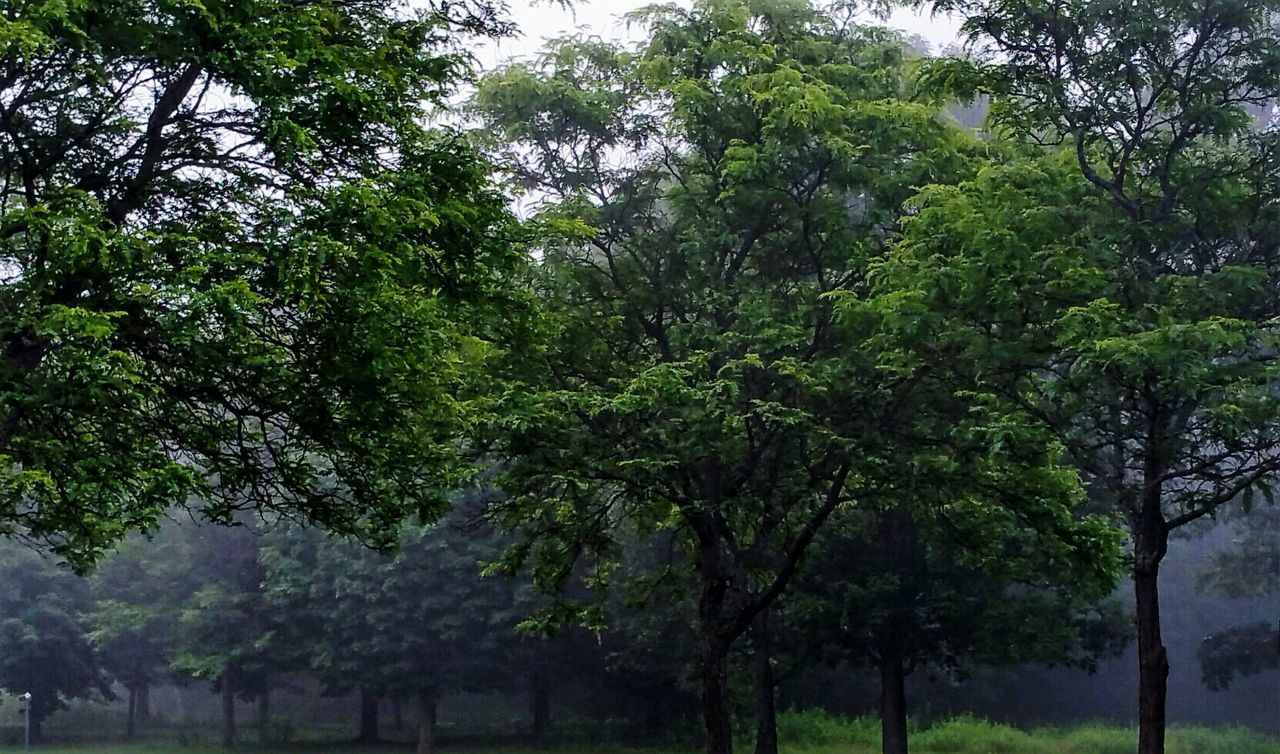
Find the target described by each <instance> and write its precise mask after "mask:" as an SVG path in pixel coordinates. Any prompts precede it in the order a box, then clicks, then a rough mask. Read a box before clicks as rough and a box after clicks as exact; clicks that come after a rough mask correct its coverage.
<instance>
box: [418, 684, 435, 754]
mask: <svg viewBox="0 0 1280 754" xmlns="http://www.w3.org/2000/svg"><path fill="white" fill-rule="evenodd" d="M439 706H440V705H439V698H438V694H437V693H436V691H435V689H423V690H421V691H419V692H418V749H417V754H432V753H433V752H434V750H435V745H436V712H437V709H438V707H439Z"/></svg>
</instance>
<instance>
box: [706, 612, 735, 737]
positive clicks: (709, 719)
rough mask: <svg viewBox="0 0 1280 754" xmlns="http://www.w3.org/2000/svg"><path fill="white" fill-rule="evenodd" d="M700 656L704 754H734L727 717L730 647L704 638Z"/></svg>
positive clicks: (728, 718)
mask: <svg viewBox="0 0 1280 754" xmlns="http://www.w3.org/2000/svg"><path fill="white" fill-rule="evenodd" d="M703 631H704V632H705V631H706V629H705V628H704V629H703ZM699 655H700V657H699V661H700V663H701V665H702V669H701V670H702V721H703V724H704V725H705V726H706V729H707V754H733V725H732V720H731V718H730V715H729V662H728V655H729V647H728V645H727V644H726V643H725V642H723V641H721V640H720V639H718V638H716V637H714V636H706V635H704V636H703V637H702V647H701V650H700V651H699Z"/></svg>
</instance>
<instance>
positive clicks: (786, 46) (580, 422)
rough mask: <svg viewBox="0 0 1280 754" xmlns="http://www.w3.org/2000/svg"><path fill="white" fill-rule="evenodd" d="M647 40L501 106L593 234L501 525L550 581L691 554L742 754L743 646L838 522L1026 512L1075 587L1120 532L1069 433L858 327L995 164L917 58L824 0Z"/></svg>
mask: <svg viewBox="0 0 1280 754" xmlns="http://www.w3.org/2000/svg"><path fill="white" fill-rule="evenodd" d="M636 20H637V21H639V22H641V23H643V24H645V25H646V26H647V28H648V29H649V39H648V41H647V42H646V43H645V44H644V45H642V46H640V47H637V48H635V49H622V48H618V47H615V46H612V45H609V44H606V43H601V42H598V41H594V40H582V39H567V40H561V41H559V42H557V43H554V44H553V46H552V47H551V48H550V49H549V50H548V51H547V52H546V53H545V55H544V56H543V57H542V58H540V59H539V60H538V61H537V62H536V63H534V64H533V65H516V66H512V67H509V68H506V69H503V70H501V71H499V72H497V73H495V74H493V75H491V76H489V77H486V78H485V79H484V80H483V81H482V82H481V84H480V87H479V91H478V94H477V98H476V103H475V106H476V110H477V112H478V113H479V115H480V116H481V117H483V118H484V119H485V122H486V123H487V125H488V126H489V128H490V131H491V132H492V133H493V134H495V135H497V136H498V137H499V138H500V139H501V141H502V143H501V146H500V149H501V151H502V154H503V155H504V163H503V164H504V166H506V167H507V168H508V169H509V170H510V171H511V173H512V175H513V178H514V180H515V181H516V182H519V183H522V184H523V185H525V186H526V187H528V188H529V189H530V190H531V191H532V192H533V196H534V198H535V199H539V200H541V202H540V215H539V217H540V218H541V219H542V220H543V222H545V223H547V224H549V225H553V226H554V227H557V228H559V229H561V230H562V231H563V232H564V233H565V236H566V237H565V238H564V240H563V241H561V242H559V243H549V244H546V245H545V247H544V248H543V250H542V259H541V264H540V269H539V271H538V273H539V274H538V286H539V292H540V298H541V299H542V301H543V302H544V303H545V306H546V308H547V310H548V311H549V312H550V315H549V316H550V317H551V318H552V321H553V326H554V328H555V335H554V339H553V344H552V346H551V348H550V349H549V351H548V354H547V359H546V361H545V363H544V364H543V365H542V371H541V373H540V374H539V376H538V379H537V384H536V385H534V386H533V387H531V388H530V389H527V390H526V391H523V392H524V396H523V397H525V402H524V403H520V404H515V402H514V399H513V402H512V405H513V406H516V405H518V408H517V409H515V410H512V411H510V412H508V413H506V414H504V415H502V416H500V417H499V418H498V421H497V426H496V428H495V434H496V435H497V437H498V438H499V439H498V442H497V443H496V449H497V450H498V452H500V453H501V454H502V455H503V456H504V458H505V459H508V460H507V463H508V465H507V467H506V472H507V473H506V474H505V482H504V488H505V489H506V491H508V492H509V493H510V497H509V498H507V499H506V501H505V502H504V503H503V504H502V505H500V506H496V507H495V508H494V515H495V517H496V518H497V520H498V521H500V522H501V523H504V524H506V525H509V526H512V527H514V528H517V529H518V530H520V531H521V532H522V533H523V538H522V540H521V541H520V542H519V543H518V544H517V546H516V547H515V548H513V549H512V550H511V552H510V553H509V554H510V558H509V560H508V561H507V565H508V566H515V565H517V564H519V563H522V562H525V563H531V564H532V569H533V573H534V578H535V580H536V581H537V582H538V583H539V584H540V585H541V586H543V587H545V588H551V589H555V588H557V587H559V586H562V585H563V584H565V583H568V581H569V580H570V578H571V577H574V576H575V575H577V576H581V577H582V578H584V579H585V580H586V582H587V583H588V585H589V586H592V587H597V588H603V587H606V586H607V585H608V584H609V583H610V581H611V580H612V578H613V577H614V576H615V575H616V574H615V567H616V565H617V563H618V562H619V555H620V543H621V542H624V541H628V540H629V539H630V538H633V537H636V536H645V535H650V534H653V533H656V532H662V531H673V532H675V533H676V534H677V537H676V538H675V541H676V542H677V543H678V545H679V546H680V548H681V550H682V552H683V558H682V559H681V560H680V562H681V563H683V564H684V567H688V568H690V571H691V572H692V573H694V574H696V579H697V586H696V590H697V602H698V626H699V632H700V633H699V653H700V656H701V657H702V666H703V673H704V675H703V678H702V683H703V686H704V705H705V706H706V712H705V714H706V715H707V717H708V726H709V740H710V741H711V742H712V743H709V747H710V748H709V750H713V751H723V750H726V748H725V747H727V746H728V743H727V742H728V740H729V734H728V730H727V715H726V714H725V712H724V708H723V703H722V701H718V700H722V699H723V695H724V685H725V678H724V658H725V654H726V652H727V648H728V646H729V645H730V644H731V643H732V642H733V641H734V640H735V639H737V638H738V637H739V636H740V635H741V634H742V633H743V632H744V631H746V630H747V627H748V626H749V625H750V623H751V621H752V620H753V618H754V617H755V616H756V615H757V614H759V613H760V612H761V611H762V610H763V609H764V608H765V607H767V606H768V605H769V604H770V603H771V602H772V601H773V600H775V599H776V598H777V597H778V596H779V595H780V594H781V593H782V592H783V591H784V590H785V588H786V586H787V585H788V584H789V582H790V581H791V579H792V577H793V576H794V574H795V573H796V570H797V567H798V566H799V564H800V561H801V557H802V555H803V553H804V551H805V550H806V548H807V547H808V545H809V544H810V543H811V541H812V539H813V537H814V535H815V534H816V533H817V531H818V530H819V529H820V528H821V526H822V525H823V523H824V522H825V521H826V519H827V518H828V517H829V516H830V515H831V514H832V512H833V511H835V510H837V509H838V508H839V507H841V506H848V505H857V504H865V503H866V502H868V501H876V502H877V503H879V504H882V505H890V504H893V503H902V504H909V503H908V501H910V500H914V501H915V502H917V503H919V504H921V505H922V507H923V505H925V504H926V502H927V503H937V504H939V505H941V504H944V503H945V504H949V505H953V506H955V510H956V511H957V516H956V517H957V518H964V515H963V514H961V513H959V511H962V510H964V509H972V510H974V511H975V512H976V511H980V510H989V511H993V514H992V515H991V516H990V517H989V518H985V519H984V520H985V521H986V522H987V523H988V524H994V525H998V526H1001V527H1015V526H1017V525H1018V524H1019V515H1027V516H1030V517H1032V518H1037V519H1038V521H1036V523H1039V524H1041V525H1042V526H1041V527H1040V529H1038V531H1041V532H1044V533H1046V534H1047V535H1048V536H1046V537H1045V540H1044V546H1045V548H1046V551H1054V552H1056V553H1057V554H1058V555H1059V556H1060V557H1061V563H1062V565H1063V566H1064V567H1071V566H1070V563H1071V562H1073V559H1074V558H1076V557H1077V556H1081V555H1084V554H1086V553H1088V554H1094V555H1096V554H1098V553H1105V550H1106V547H1107V543H1108V542H1109V541H1110V540H1109V537H1108V536H1107V535H1106V534H1105V532H1102V531H1100V530H1099V527H1098V526H1097V525H1096V523H1095V524H1094V525H1091V526H1089V527H1084V528H1077V527H1076V522H1075V521H1074V520H1073V518H1072V515H1071V513H1070V508H1071V505H1072V503H1073V502H1075V501H1078V500H1079V499H1080V495H1081V490H1080V488H1079V485H1078V483H1077V481H1076V479H1075V477H1074V475H1073V474H1072V473H1071V472H1070V471H1069V470H1066V469H1063V468H1061V467H1059V466H1058V464H1057V457H1056V453H1057V450H1056V449H1055V448H1054V446H1053V443H1052V442H1046V439H1047V437H1046V435H1045V433H1044V432H1043V431H1041V430H1038V429H1036V428H1035V427H1034V426H1032V425H1030V424H1028V423H1025V422H1023V423H1020V424H1015V423H1014V422H1005V423H1004V424H1003V426H999V427H995V426H982V425H981V422H976V421H972V420H971V419H970V418H969V414H968V409H967V406H966V405H965V404H964V403H963V402H962V401H957V400H955V399H954V397H953V396H950V395H947V394H943V393H941V392H932V391H931V388H929V387H927V386H926V385H924V383H923V382H922V380H921V374H920V373H918V372H916V371H913V370H895V369H892V368H885V369H882V368H880V365H879V362H880V354H879V351H878V349H879V348H880V347H881V344H880V343H879V342H869V341H868V339H867V337H866V335H867V333H866V332H865V331H864V329H863V326H862V325H863V323H862V322H859V321H857V319H856V318H855V317H849V318H847V320H846V321H843V322H841V321H838V318H837V317H836V312H835V306H834V303H833V295H834V294H836V293H840V294H841V295H843V296H845V297H848V298H852V299H854V300H858V299H860V297H861V296H863V295H864V294H865V293H866V292H867V290H868V278H867V273H868V270H869V266H870V263H871V262H872V261H873V260H875V259H876V258H878V257H879V256H880V255H882V254H883V253H884V250H885V248H886V244H887V242H888V240H889V239H891V238H892V237H893V236H894V235H895V234H896V232H897V228H898V223H899V220H900V217H901V213H902V208H903V205H904V202H905V201H906V200H907V199H908V198H909V197H910V196H911V194H912V193H913V191H914V189H915V187H916V186H918V185H921V184H926V183H930V182H934V181H941V182H948V181H952V180H954V179H955V178H957V177H959V176H962V175H965V174H966V171H968V170H969V169H970V168H969V159H968V157H969V155H970V153H975V152H977V151H980V149H981V147H980V146H979V145H976V144H974V143H973V142H971V141H969V140H968V139H966V138H965V137H964V136H963V135H962V134H961V133H960V132H959V131H958V130H956V129H954V128H952V127H951V126H949V125H948V124H947V122H946V121H945V119H943V118H941V117H939V114H938V112H937V110H936V109H934V108H933V107H932V106H931V105H928V104H922V103H921V102H917V101H913V98H912V95H913V93H914V92H913V89H912V86H911V83H910V82H911V76H910V74H911V72H912V70H913V66H914V63H913V62H912V61H911V59H910V57H909V55H908V53H907V52H906V50H905V46H904V45H903V44H902V42H901V41H900V40H899V39H897V38H895V37H894V36H893V35H892V34H889V33H887V32H885V31H883V30H880V29H876V28H870V27H862V26H859V25H856V24H853V23H851V22H850V23H845V22H842V20H841V19H840V18H839V17H838V16H831V15H827V14H825V13H823V12H820V11H819V10H817V9H816V8H814V7H812V6H811V5H809V4H808V3H806V2H790V1H783V2H727V3H725V2H707V3H698V4H695V6H694V7H693V8H692V9H691V10H682V9H677V8H673V7H669V6H662V7H656V8H651V9H649V10H647V11H642V12H641V13H640V14H639V15H638V16H637V17H636ZM543 385H545V386H546V387H545V388H544V387H542V386H543ZM1001 433H1002V434H1003V438H1004V440H1005V442H1003V443H1000V442H997V441H995V436H997V435H1000V434H1001ZM1006 504H1008V507H1002V506H1004V505H1006ZM1019 506H1025V508H1026V509H1027V511H1024V512H1023V513H1021V514H1019V513H1014V512H1013V509H1015V508H1017V507H1019ZM994 511H1003V513H1001V514H997V513H994ZM1030 511H1034V512H1030ZM997 521H998V522H999V523H995V522H997ZM1035 531H1037V529H1036V528H1035V527H1028V528H1027V529H1026V533H1025V536H1034V532H1035ZM1059 535H1061V537H1062V538H1061V539H1059V538H1058V536H1059ZM1055 543H1056V544H1055ZM1064 543H1066V544H1064ZM988 557H991V558H996V557H997V556H996V555H995V553H994V552H992V553H989V554H988ZM1084 559H1085V560H1087V559H1088V558H1087V557H1086V558H1084ZM1103 559H1104V560H1105V555H1104V557H1103ZM1098 562H1099V561H1094V564H1095V565H1096V564H1097V563H1098ZM584 564H586V565H584ZM1105 570H1106V569H1105V566H1104V567H1103V568H1101V569H1100V570H1099V571H1098V573H1100V572H1102V571H1105ZM661 577H662V573H661V572H660V573H659V578H661ZM1102 578H1103V579H1104V580H1105V577H1102ZM558 617H560V618H563V617H564V614H561V615H560V616H558ZM577 617H579V618H585V619H586V620H588V621H591V620H594V619H595V618H596V613H594V612H593V609H592V608H590V607H588V608H587V609H586V611H585V613H580V614H578V616H577ZM711 718H715V721H714V722H713V721H712V720H711Z"/></svg>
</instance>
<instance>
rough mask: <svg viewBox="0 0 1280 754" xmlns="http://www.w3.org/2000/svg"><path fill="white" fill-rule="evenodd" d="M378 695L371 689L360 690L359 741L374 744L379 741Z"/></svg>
mask: <svg viewBox="0 0 1280 754" xmlns="http://www.w3.org/2000/svg"><path fill="white" fill-rule="evenodd" d="M379 701H380V700H379V698H378V694H377V693H375V692H374V691H373V689H369V688H361V689H360V735H359V736H358V737H357V740H359V741H361V742H364V743H372V742H374V741H377V740H378V702H379Z"/></svg>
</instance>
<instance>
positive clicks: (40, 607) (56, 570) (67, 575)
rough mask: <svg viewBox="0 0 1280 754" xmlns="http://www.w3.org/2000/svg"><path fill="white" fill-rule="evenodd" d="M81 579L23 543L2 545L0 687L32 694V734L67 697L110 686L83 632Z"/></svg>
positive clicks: (85, 603)
mask: <svg viewBox="0 0 1280 754" xmlns="http://www.w3.org/2000/svg"><path fill="white" fill-rule="evenodd" d="M89 608H90V601H89V594H88V590H86V588H85V584H84V582H83V581H82V580H81V579H79V578H78V577H76V576H75V575H74V574H72V573H71V572H70V570H68V569H66V568H64V567H62V566H61V565H60V564H58V563H56V562H54V561H53V560H51V559H49V558H47V557H44V556H41V555H40V554H38V553H36V552H34V551H32V550H29V549H27V548H25V547H23V546H20V545H17V544H14V543H10V542H6V543H4V544H3V546H0V689H3V690H4V691H6V692H8V693H10V694H14V695H18V694H25V693H30V694H31V701H30V702H29V704H30V715H31V732H32V737H33V738H34V739H36V740H39V739H40V737H41V733H42V731H43V726H44V723H45V721H46V720H47V719H48V718H49V716H50V715H51V714H53V713H54V712H57V711H58V710H60V709H63V708H64V707H65V706H66V702H67V700H68V699H75V698H86V697H92V696H95V695H96V696H102V697H107V698H110V696H111V689H110V682H109V680H108V677H107V674H106V673H105V672H104V671H103V668H102V665H101V663H100V662H99V658H98V656H97V654H96V653H95V652H94V648H93V645H92V644H91V643H90V642H89V638H88V636H87V633H88V628H89V626H88V622H87V621H86V620H85V612H86V611H87V610H88V609H89Z"/></svg>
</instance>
